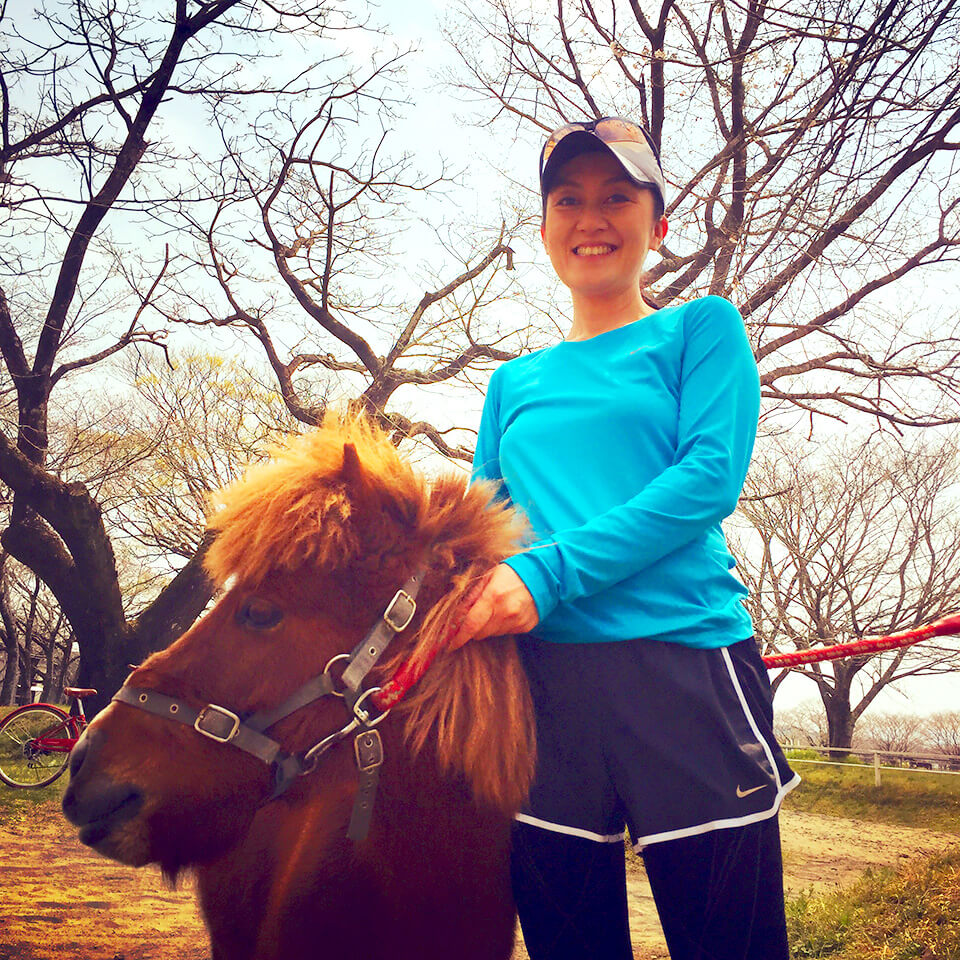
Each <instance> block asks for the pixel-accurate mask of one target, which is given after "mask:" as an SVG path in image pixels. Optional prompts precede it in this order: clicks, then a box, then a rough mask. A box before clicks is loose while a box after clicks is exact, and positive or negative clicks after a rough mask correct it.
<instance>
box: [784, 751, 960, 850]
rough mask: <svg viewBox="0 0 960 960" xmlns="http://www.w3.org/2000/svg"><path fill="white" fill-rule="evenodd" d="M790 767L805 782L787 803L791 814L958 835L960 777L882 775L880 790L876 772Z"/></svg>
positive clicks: (799, 763)
mask: <svg viewBox="0 0 960 960" xmlns="http://www.w3.org/2000/svg"><path fill="white" fill-rule="evenodd" d="M790 763H791V766H792V767H793V769H794V770H796V772H797V773H799V774H800V776H801V777H802V778H803V782H802V783H801V784H800V786H799V787H797V788H796V789H795V790H794V791H793V792H792V793H789V794H788V795H787V798H786V800H784V806H785V807H787V808H788V809H791V810H805V811H809V812H811V813H822V814H825V815H827V816H832V817H847V818H850V819H855V820H875V821H879V822H880V823H892V824H898V825H901V826H906V827H925V828H926V829H928V830H939V831H943V832H944V833H955V834H958V835H960V776H952V775H949V774H935V773H916V772H911V771H907V770H884V771H882V774H881V784H880V786H879V787H877V786H874V773H873V770H865V769H862V768H859V767H843V766H825V765H822V764H813V763H804V762H803V761H802V760H798V759H793V760H791V761H790Z"/></svg>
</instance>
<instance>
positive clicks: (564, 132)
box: [540, 117, 666, 202]
mask: <svg viewBox="0 0 960 960" xmlns="http://www.w3.org/2000/svg"><path fill="white" fill-rule="evenodd" d="M574 135H577V136H574ZM589 138H593V146H592V147H591V146H590V139H589ZM597 142H599V144H600V145H602V147H606V149H607V150H608V151H609V152H610V153H612V154H613V155H614V157H616V159H617V160H619V161H620V164H621V166H622V167H623V168H624V170H625V171H626V173H627V175H628V176H629V177H630V179H631V180H633V181H634V183H636V184H637V185H638V186H644V187H650V188H651V189H653V190H655V191H656V192H657V193H659V195H660V200H661V202H665V201H664V198H665V195H666V189H665V187H666V184H665V183H664V179H663V171H662V170H661V168H660V154H659V151H658V150H657V148H656V145H655V144H654V142H653V140H652V138H651V137H650V134H648V133H647V131H646V130H644V129H643V127H641V126H640V125H639V124H637V123H634V122H633V121H632V120H627V119H626V118H625V117H600V118H599V119H597V120H589V121H584V122H577V123H565V124H564V125H563V126H562V127H557V129H556V130H554V131H553V133H551V134H550V136H549V137H547V141H546V143H544V145H543V149H542V150H541V151H540V191H541V193H542V194H543V198H544V200H546V196H547V193H548V192H549V189H550V185H551V181H552V179H553V175H554V173H555V172H556V171H557V170H558V169H559V168H560V167H561V166H562V165H563V164H564V163H566V162H567V160H570V159H572V158H573V157H574V156H576V155H577V154H578V153H581V152H583V151H584V147H586V148H587V149H596V147H597ZM602 147H601V148H602ZM558 148H559V149H558Z"/></svg>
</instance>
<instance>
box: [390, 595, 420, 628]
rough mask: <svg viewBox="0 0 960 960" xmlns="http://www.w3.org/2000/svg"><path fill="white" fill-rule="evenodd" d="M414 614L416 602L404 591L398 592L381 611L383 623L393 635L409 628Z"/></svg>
mask: <svg viewBox="0 0 960 960" xmlns="http://www.w3.org/2000/svg"><path fill="white" fill-rule="evenodd" d="M416 612H417V601H416V600H414V599H413V597H411V596H410V594H409V593H407V591H406V590H398V591H397V592H396V593H395V594H394V596H393V599H392V600H391V601H390V602H389V603H388V604H387V609H386V610H384V611H383V622H384V623H385V624H386V625H387V626H388V627H389V628H390V629H391V630H392V631H393V632H394V633H400V632H401V631H403V630H406V629H407V627H409V626H410V621H411V620H412V619H413V617H414V614H415V613H416Z"/></svg>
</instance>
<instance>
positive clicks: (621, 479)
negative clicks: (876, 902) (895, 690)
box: [455, 118, 798, 960]
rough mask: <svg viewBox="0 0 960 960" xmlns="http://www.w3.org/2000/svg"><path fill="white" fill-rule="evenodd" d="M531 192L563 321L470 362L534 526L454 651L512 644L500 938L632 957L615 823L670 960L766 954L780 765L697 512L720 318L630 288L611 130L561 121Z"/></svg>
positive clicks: (718, 441)
mask: <svg viewBox="0 0 960 960" xmlns="http://www.w3.org/2000/svg"><path fill="white" fill-rule="evenodd" d="M540 186H541V192H542V196H543V222H542V226H541V234H542V237H543V243H544V247H545V248H546V251H547V253H548V254H549V256H550V260H551V262H552V264H553V267H554V269H555V270H556V273H557V276H558V277H559V279H560V280H561V281H562V282H563V283H564V284H565V285H566V287H567V288H568V289H569V291H570V296H571V299H572V301H573V324H572V326H571V328H570V331H569V333H568V335H567V337H566V339H565V340H564V341H563V342H561V343H558V344H556V345H554V346H552V347H549V348H547V349H544V350H539V351H536V352H534V353H531V354H528V355H526V356H521V357H518V358H517V359H514V360H511V361H509V362H508V363H505V364H503V365H502V366H500V367H499V368H498V369H497V370H496V371H495V372H494V374H493V376H492V377H491V379H490V386H489V390H488V393H487V397H486V402H485V404H484V410H483V416H482V419H481V423H480V430H479V434H478V438H477V448H476V455H475V458H474V476H475V477H477V478H484V479H487V480H493V481H495V482H496V483H497V484H498V485H499V488H500V496H501V498H502V499H503V500H504V501H505V502H511V503H513V504H514V505H515V506H517V507H520V508H522V509H523V510H524V511H525V513H526V515H527V517H528V518H529V520H530V522H531V525H532V526H533V528H534V531H535V533H536V536H537V539H536V541H535V542H534V543H533V545H532V546H531V547H529V548H528V549H527V550H525V551H523V552H521V553H517V554H515V555H514V556H511V557H508V558H507V559H506V560H505V561H504V562H503V563H501V564H499V565H498V566H497V567H495V568H494V569H493V570H492V571H491V573H490V574H489V576H488V578H487V581H486V585H485V587H484V589H483V590H482V592H480V593H479V596H477V598H476V599H475V601H474V602H473V603H472V605H471V606H470V609H469V610H467V611H466V612H465V615H464V619H463V625H462V627H461V629H460V631H459V633H458V636H457V638H456V641H455V642H456V643H457V644H462V643H467V642H468V641H469V640H470V639H471V638H473V639H474V640H476V639H482V638H485V637H494V636H497V635H499V634H502V633H507V632H525V633H527V636H526V637H523V638H521V641H520V653H521V658H522V661H523V664H524V668H525V670H526V673H527V677H528V680H529V682H530V688H531V693H532V695H533V701H534V712H535V715H536V721H537V742H538V766H537V772H536V776H535V779H534V785H533V789H532V792H531V795H530V800H529V802H528V804H527V805H526V806H525V807H524V808H523V809H522V811H521V812H520V813H519V814H518V816H517V821H518V823H517V826H516V828H515V830H514V838H513V852H512V871H513V887H514V894H515V896H516V900H517V907H518V911H519V913H520V921H521V924H522V926H523V932H524V939H525V941H526V944H527V947H528V949H529V951H530V956H531V958H532V960H546V958H549V960H586V958H588V957H596V956H602V957H604V958H605V960H628V958H630V957H632V955H633V954H632V950H631V945H630V932H629V928H628V924H627V902H626V894H625V878H624V862H623V851H622V845H621V842H622V839H623V835H624V830H625V828H628V829H629V831H630V834H631V836H632V839H633V842H634V844H635V847H636V849H637V850H638V851H642V853H643V857H644V860H645V862H646V868H647V874H648V876H649V878H650V881H651V886H652V889H653V893H654V898H655V900H656V904H657V909H658V911H659V915H660V920H661V924H662V926H663V930H664V934H665V936H666V939H667V943H668V945H669V948H670V955H671V957H672V958H673V960H704V958H707V957H709V958H711V960H785V958H786V956H787V944H786V930H785V924H784V908H783V885H782V868H781V863H780V840H779V832H778V826H777V813H778V811H779V808H780V803H781V800H782V798H783V796H784V794H785V793H786V792H787V791H788V790H790V789H791V788H792V787H793V786H795V785H796V783H797V782H798V778H797V777H795V776H794V774H793V773H792V771H791V770H790V769H789V767H788V765H787V763H786V760H785V759H784V757H783V754H782V752H781V751H780V749H779V747H777V745H776V742H775V740H774V737H773V733H772V705H771V699H772V698H771V692H770V685H769V683H768V681H767V675H766V671H765V669H764V666H763V663H762V662H761V660H760V656H759V652H758V650H757V645H756V643H755V641H754V640H753V636H752V634H753V627H752V624H751V622H750V617H749V615H748V614H747V612H746V610H745V608H744V606H743V604H742V602H741V601H742V599H743V597H744V595H745V593H746V591H745V589H744V587H743V585H742V584H741V583H740V581H739V580H738V579H737V578H736V577H735V576H734V575H733V573H732V568H733V567H734V560H733V557H732V556H731V555H730V552H729V550H728V549H727V545H726V541H725V539H724V535H723V531H722V529H721V526H720V523H721V521H722V520H723V518H724V517H726V516H728V515H729V514H730V513H732V512H733V510H734V508H735V507H736V505H737V500H738V497H739V495H740V491H741V488H742V486H743V481H744V478H745V476H746V472H747V466H748V464H749V462H750V455H751V451H752V448H753V442H754V437H755V435H756V428H757V417H758V413H759V401H760V396H759V377H758V375H757V369H756V364H755V362H754V359H753V354H752V352H751V349H750V344H749V341H748V339H747V336H746V332H745V330H744V326H743V321H742V319H741V318H740V315H739V313H738V312H737V310H736V308H735V307H734V306H733V305H732V304H731V303H729V302H728V301H726V300H723V299H721V298H720V297H712V296H711V297H704V298H701V299H699V300H692V301H690V302H689V303H683V304H671V305H669V306H667V307H664V308H662V309H659V308H657V307H655V306H654V305H653V304H652V303H651V302H650V301H649V300H647V299H646V298H645V296H644V291H643V289H642V286H641V284H642V278H643V276H644V261H645V259H646V257H647V254H648V253H650V252H651V251H656V250H658V249H659V248H660V245H661V243H662V242H663V238H664V237H665V236H666V232H667V221H666V219H665V217H664V215H663V213H664V209H665V202H664V196H665V184H664V179H663V174H662V172H661V170H660V165H659V158H658V155H657V152H656V149H655V147H654V145H653V144H652V142H651V141H650V139H649V137H648V136H647V134H646V133H645V132H644V131H643V130H642V129H641V128H640V127H639V126H637V125H636V124H633V123H631V122H630V121H628V120H623V119H622V118H600V119H598V120H595V121H592V122H590V123H582V124H568V125H566V126H564V127H561V128H560V129H559V130H557V131H555V132H554V133H553V134H552V135H551V136H550V137H549V138H548V140H547V142H546V143H545V144H544V147H543V151H542V153H541V161H540ZM471 599H472V598H471Z"/></svg>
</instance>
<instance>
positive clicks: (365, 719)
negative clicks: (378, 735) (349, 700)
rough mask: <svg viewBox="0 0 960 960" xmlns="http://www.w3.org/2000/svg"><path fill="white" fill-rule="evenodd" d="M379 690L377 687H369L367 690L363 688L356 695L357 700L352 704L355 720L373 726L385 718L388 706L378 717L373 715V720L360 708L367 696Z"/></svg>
mask: <svg viewBox="0 0 960 960" xmlns="http://www.w3.org/2000/svg"><path fill="white" fill-rule="evenodd" d="M379 692H380V688H379V687H371V688H370V689H369V690H364V692H363V693H362V694H361V695H360V696H359V697H357V702H356V703H355V704H354V705H353V715H354V716H355V717H356V718H357V722H358V723H361V724H363V726H365V727H375V726H376V725H377V724H378V723H380V722H381V721H383V720H385V719H386V717H387V715H388V714H389V713H390V708H389V707H387V709H386V710H384V711H383V713H381V714H380V716H379V717H374V718H373V720H371V719H370V714H369V713H368V712H367V711H366V710H361V709H360V704H361V703H363V701H364V700H366V699H367V697H369V696H372V695H373V694H374V693H379Z"/></svg>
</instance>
